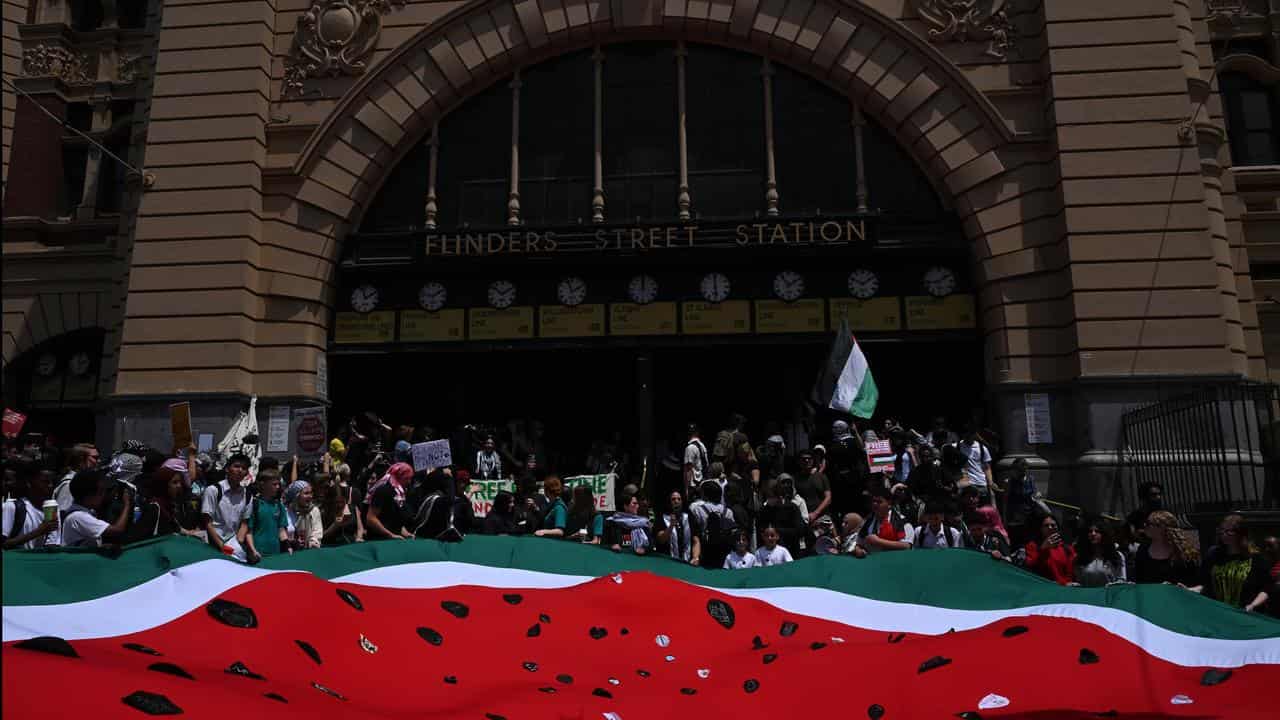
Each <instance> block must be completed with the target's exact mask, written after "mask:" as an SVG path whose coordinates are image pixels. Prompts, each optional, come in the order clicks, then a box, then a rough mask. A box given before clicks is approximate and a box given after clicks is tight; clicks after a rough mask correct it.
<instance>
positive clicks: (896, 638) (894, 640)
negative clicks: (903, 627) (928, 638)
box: [889, 633, 907, 644]
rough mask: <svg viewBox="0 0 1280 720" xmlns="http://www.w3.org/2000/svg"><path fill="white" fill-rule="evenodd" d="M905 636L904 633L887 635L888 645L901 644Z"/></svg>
mask: <svg viewBox="0 0 1280 720" xmlns="http://www.w3.org/2000/svg"><path fill="white" fill-rule="evenodd" d="M906 636H907V635H906V633H898V634H897V635H894V634H893V633H889V643H890V644H895V643H900V642H902V638H904V637H906Z"/></svg>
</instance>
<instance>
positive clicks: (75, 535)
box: [62, 505, 111, 547]
mask: <svg viewBox="0 0 1280 720" xmlns="http://www.w3.org/2000/svg"><path fill="white" fill-rule="evenodd" d="M109 527H111V524H110V523H108V522H104V521H102V520H99V519H98V518H96V517H94V516H93V513H91V512H89V511H88V510H85V509H84V508H82V507H80V506H79V505H72V506H71V512H70V513H69V514H68V515H67V516H66V517H65V518H63V520H62V544H63V546H64V547H97V546H99V545H101V544H102V533H103V532H104V531H105V530H106V529H107V528H109Z"/></svg>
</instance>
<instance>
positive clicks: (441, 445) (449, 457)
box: [409, 440, 453, 472]
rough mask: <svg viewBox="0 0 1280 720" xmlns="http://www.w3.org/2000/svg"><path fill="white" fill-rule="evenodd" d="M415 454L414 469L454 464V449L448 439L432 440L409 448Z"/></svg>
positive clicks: (420, 469)
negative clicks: (450, 447)
mask: <svg viewBox="0 0 1280 720" xmlns="http://www.w3.org/2000/svg"><path fill="white" fill-rule="evenodd" d="M409 451H410V453H411V454H412V455H413V471H414V472H419V471H422V470H427V469H433V468H442V467H449V466H450V465H452V464H453V451H452V450H450V449H449V441H448V440H432V441H430V442H424V443H418V444H416V445H413V446H412V447H410V448H409Z"/></svg>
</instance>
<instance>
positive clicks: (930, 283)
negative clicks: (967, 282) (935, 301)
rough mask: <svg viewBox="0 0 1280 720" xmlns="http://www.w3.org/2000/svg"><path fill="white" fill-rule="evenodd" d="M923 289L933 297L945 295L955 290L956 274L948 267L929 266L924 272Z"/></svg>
mask: <svg viewBox="0 0 1280 720" xmlns="http://www.w3.org/2000/svg"><path fill="white" fill-rule="evenodd" d="M924 289H925V291H927V292H928V293H929V294H930V295H932V296H934V297H946V296H948V295H950V294H951V293H953V292H955V290H956V274H955V273H954V272H952V271H951V269H950V268H945V267H941V266H936V267H931V268H929V269H928V270H926V271H925V273H924Z"/></svg>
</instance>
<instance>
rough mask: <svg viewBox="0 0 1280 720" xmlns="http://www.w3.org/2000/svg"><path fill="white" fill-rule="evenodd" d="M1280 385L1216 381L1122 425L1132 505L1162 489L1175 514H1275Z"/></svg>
mask: <svg viewBox="0 0 1280 720" xmlns="http://www.w3.org/2000/svg"><path fill="white" fill-rule="evenodd" d="M1278 409H1280V386H1276V385H1273V384H1270V383H1256V382H1232V383H1213V384H1207V385H1204V386H1201V387H1198V388H1196V389H1194V390H1191V391H1188V392H1182V393H1179V394H1176V395H1171V396H1169V397H1167V398H1165V399H1162V400H1160V401H1158V402H1155V403H1153V404H1151V405H1147V406H1145V407H1141V408H1138V409H1135V410H1131V411H1129V412H1127V413H1125V414H1124V415H1123V417H1122V419H1121V433H1122V435H1121V444H1120V457H1121V465H1122V468H1121V469H1122V472H1123V473H1124V474H1123V475H1122V477H1123V478H1124V480H1126V482H1123V483H1121V485H1122V488H1123V491H1124V493H1125V495H1126V497H1125V506H1126V507H1136V506H1137V505H1138V502H1139V488H1140V487H1141V485H1142V484H1143V483H1145V482H1148V481H1154V482H1158V483H1160V485H1161V486H1162V487H1163V489H1164V503H1165V506H1166V507H1167V508H1168V509H1169V510H1171V511H1172V512H1175V513H1215V512H1226V511H1229V510H1245V509H1263V508H1274V507H1276V502H1277V493H1276V490H1277V471H1278V470H1280V412H1278Z"/></svg>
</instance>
